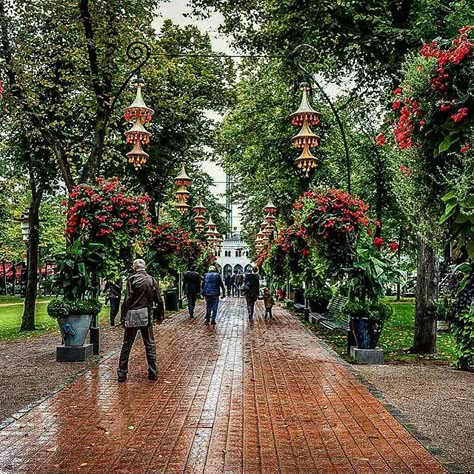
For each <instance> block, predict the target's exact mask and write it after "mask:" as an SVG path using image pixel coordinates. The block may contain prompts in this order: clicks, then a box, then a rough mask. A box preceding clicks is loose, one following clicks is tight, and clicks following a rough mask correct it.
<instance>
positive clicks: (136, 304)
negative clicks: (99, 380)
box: [117, 259, 163, 382]
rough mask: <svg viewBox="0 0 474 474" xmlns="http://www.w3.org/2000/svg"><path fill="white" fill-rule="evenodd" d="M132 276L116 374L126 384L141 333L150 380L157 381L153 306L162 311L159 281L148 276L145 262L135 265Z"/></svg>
mask: <svg viewBox="0 0 474 474" xmlns="http://www.w3.org/2000/svg"><path fill="white" fill-rule="evenodd" d="M133 272H134V274H133V275H132V276H131V277H130V278H129V279H128V280H127V288H126V291H125V300H124V302H123V305H122V313H121V319H122V326H123V327H124V328H125V332H124V335H123V345H122V352H121V353H120V361H119V368H118V371H117V372H118V381H119V382H126V380H127V373H128V358H129V356H130V350H131V349H132V346H133V343H134V341H135V337H136V335H137V332H138V331H140V332H141V335H142V339H143V343H144V344H145V352H146V358H147V362H148V378H149V379H150V380H157V379H158V369H157V366H156V345H155V337H154V335H153V325H152V308H153V303H154V302H155V303H158V308H163V299H162V298H161V293H160V290H159V288H158V284H157V282H156V280H155V279H154V278H153V277H152V276H150V275H148V273H147V272H146V265H145V262H144V261H143V260H142V259H138V260H135V261H134V262H133Z"/></svg>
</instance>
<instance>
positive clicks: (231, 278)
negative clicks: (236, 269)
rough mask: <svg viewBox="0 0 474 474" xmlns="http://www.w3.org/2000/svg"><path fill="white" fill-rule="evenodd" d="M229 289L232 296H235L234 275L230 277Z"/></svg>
mask: <svg viewBox="0 0 474 474" xmlns="http://www.w3.org/2000/svg"><path fill="white" fill-rule="evenodd" d="M230 288H231V292H232V296H235V275H232V276H231V277H230Z"/></svg>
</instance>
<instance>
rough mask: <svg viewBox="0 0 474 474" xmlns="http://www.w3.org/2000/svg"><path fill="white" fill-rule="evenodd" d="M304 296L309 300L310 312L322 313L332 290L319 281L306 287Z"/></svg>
mask: <svg viewBox="0 0 474 474" xmlns="http://www.w3.org/2000/svg"><path fill="white" fill-rule="evenodd" d="M305 297H306V299H307V300H308V302H309V308H310V310H311V312H313V313H323V312H324V311H325V310H326V308H327V307H328V303H329V301H330V300H331V298H332V290H331V287H329V286H327V285H326V284H325V283H322V282H320V283H319V284H317V285H314V286H310V287H309V288H306V290H305Z"/></svg>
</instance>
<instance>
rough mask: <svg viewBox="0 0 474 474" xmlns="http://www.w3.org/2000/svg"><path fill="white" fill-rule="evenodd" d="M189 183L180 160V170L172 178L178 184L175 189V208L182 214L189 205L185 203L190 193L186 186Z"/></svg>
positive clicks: (189, 179) (189, 180)
mask: <svg viewBox="0 0 474 474" xmlns="http://www.w3.org/2000/svg"><path fill="white" fill-rule="evenodd" d="M191 183H192V181H191V178H190V177H189V176H188V175H187V173H186V168H185V164H184V162H182V163H181V171H180V172H179V174H178V176H176V178H175V179H174V184H175V185H176V186H178V190H177V191H176V200H177V203H176V209H178V211H179V213H180V214H184V213H185V212H186V211H187V210H188V209H189V207H190V206H189V205H188V204H187V201H188V199H189V195H190V193H189V191H188V190H187V189H186V188H187V187H188V186H190V185H191Z"/></svg>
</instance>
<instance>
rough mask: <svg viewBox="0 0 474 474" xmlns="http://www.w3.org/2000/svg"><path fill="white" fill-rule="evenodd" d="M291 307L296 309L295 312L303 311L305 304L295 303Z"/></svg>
mask: <svg viewBox="0 0 474 474" xmlns="http://www.w3.org/2000/svg"><path fill="white" fill-rule="evenodd" d="M293 307H294V308H295V309H296V312H297V313H304V309H305V306H304V304H301V303H295V304H294V305H293Z"/></svg>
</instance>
